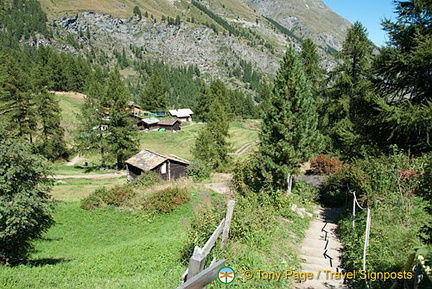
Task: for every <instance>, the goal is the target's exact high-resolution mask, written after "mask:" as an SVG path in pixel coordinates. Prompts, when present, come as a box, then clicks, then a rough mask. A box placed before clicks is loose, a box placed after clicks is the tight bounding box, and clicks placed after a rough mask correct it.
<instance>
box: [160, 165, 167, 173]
mask: <svg viewBox="0 0 432 289" xmlns="http://www.w3.org/2000/svg"><path fill="white" fill-rule="evenodd" d="M166 172H167V164H166V163H164V164H163V165H162V168H161V174H163V175H164V174H166Z"/></svg>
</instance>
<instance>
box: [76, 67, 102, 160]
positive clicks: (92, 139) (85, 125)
mask: <svg viewBox="0 0 432 289" xmlns="http://www.w3.org/2000/svg"><path fill="white" fill-rule="evenodd" d="M85 93H86V97H85V102H84V105H83V106H82V108H81V115H82V117H81V124H80V127H79V134H78V140H77V144H78V149H79V151H81V152H85V151H89V150H90V151H91V150H97V151H98V152H99V154H100V159H101V166H102V167H105V166H106V162H107V150H108V138H107V131H106V129H107V126H108V122H109V117H108V115H107V112H108V111H107V108H108V107H109V101H108V100H107V98H106V95H107V93H106V80H105V78H104V75H103V72H102V70H101V69H96V70H95V72H94V73H92V74H90V75H89V77H88V79H87V82H86V85H85Z"/></svg>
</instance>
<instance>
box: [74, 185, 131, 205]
mask: <svg viewBox="0 0 432 289" xmlns="http://www.w3.org/2000/svg"><path fill="white" fill-rule="evenodd" d="M135 195H136V193H135V191H134V190H133V188H131V187H129V186H116V187H114V188H112V189H109V190H108V189H107V188H105V187H102V188H99V189H97V190H95V191H94V192H93V193H92V194H90V195H89V196H88V197H86V198H84V199H82V200H81V208H83V209H85V210H90V209H96V208H100V207H105V206H109V205H112V206H116V207H120V206H122V205H124V204H125V203H126V202H127V201H128V200H130V199H132V198H133V197H134V196H135Z"/></svg>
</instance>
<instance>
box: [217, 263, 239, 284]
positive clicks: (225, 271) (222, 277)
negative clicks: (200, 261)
mask: <svg viewBox="0 0 432 289" xmlns="http://www.w3.org/2000/svg"><path fill="white" fill-rule="evenodd" d="M235 276H236V275H235V272H234V270H233V269H232V268H231V267H223V268H221V269H220V270H219V272H218V280H219V281H220V282H222V283H223V284H230V283H232V282H233V281H234V279H235Z"/></svg>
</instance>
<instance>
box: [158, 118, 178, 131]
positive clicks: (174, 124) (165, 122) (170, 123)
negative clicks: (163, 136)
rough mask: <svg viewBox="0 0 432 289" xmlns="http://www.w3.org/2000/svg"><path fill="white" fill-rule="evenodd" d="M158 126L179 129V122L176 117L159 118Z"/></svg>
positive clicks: (170, 129)
mask: <svg viewBox="0 0 432 289" xmlns="http://www.w3.org/2000/svg"><path fill="white" fill-rule="evenodd" d="M158 124H159V128H160V129H164V130H166V131H179V130H180V129H181V128H180V127H181V123H180V121H179V120H178V119H161V120H160V121H159V123H158Z"/></svg>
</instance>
